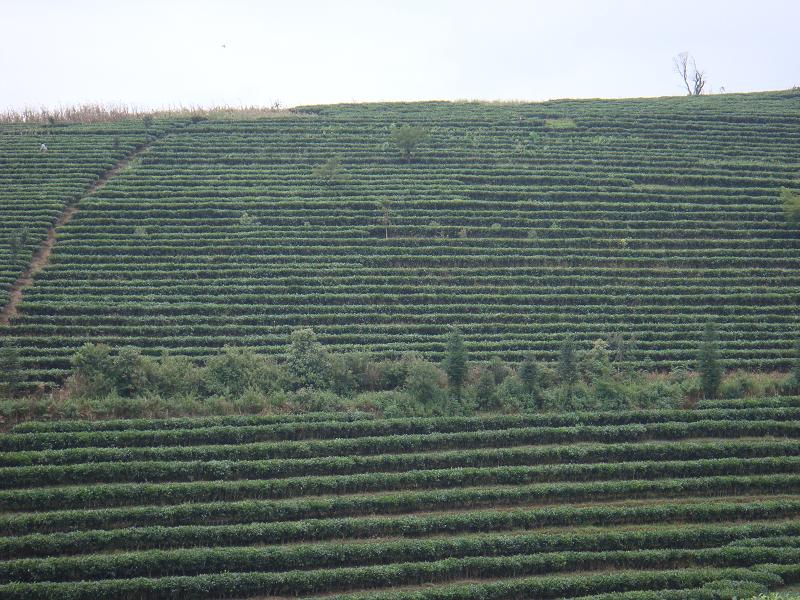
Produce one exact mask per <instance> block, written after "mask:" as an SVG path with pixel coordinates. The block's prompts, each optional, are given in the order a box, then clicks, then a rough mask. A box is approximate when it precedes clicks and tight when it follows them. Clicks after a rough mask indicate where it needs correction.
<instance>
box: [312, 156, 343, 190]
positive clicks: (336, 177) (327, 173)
mask: <svg viewBox="0 0 800 600" xmlns="http://www.w3.org/2000/svg"><path fill="white" fill-rule="evenodd" d="M311 174H312V175H313V176H314V177H315V178H316V179H319V180H320V181H322V182H323V183H325V184H327V185H333V184H335V183H341V182H342V181H344V180H345V175H344V167H342V159H341V158H339V157H338V156H334V157H332V158H329V159H328V160H326V161H325V162H324V163H322V164H321V165H317V166H316V167H314V168H313V169H312V170H311Z"/></svg>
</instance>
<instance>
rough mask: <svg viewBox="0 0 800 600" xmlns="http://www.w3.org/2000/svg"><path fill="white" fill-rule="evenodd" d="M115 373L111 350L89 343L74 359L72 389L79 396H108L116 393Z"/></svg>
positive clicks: (103, 345) (104, 346) (102, 345)
mask: <svg viewBox="0 0 800 600" xmlns="http://www.w3.org/2000/svg"><path fill="white" fill-rule="evenodd" d="M113 372H114V360H113V358H112V356H111V348H109V347H108V346H106V345H105V344H92V343H88V342H87V343H86V344H84V345H83V346H82V347H81V348H80V349H79V350H78V351H77V352H76V353H75V354H74V355H73V357H72V381H71V387H72V388H73V389H74V391H75V392H76V393H77V395H79V396H87V397H90V398H97V397H100V396H106V395H108V394H111V393H112V392H114V391H115V387H116V386H115V385H114V378H113Z"/></svg>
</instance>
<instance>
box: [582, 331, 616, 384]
mask: <svg viewBox="0 0 800 600" xmlns="http://www.w3.org/2000/svg"><path fill="white" fill-rule="evenodd" d="M581 371H582V372H583V373H584V374H585V376H586V379H587V380H588V381H590V382H593V381H596V380H598V379H606V378H608V377H611V372H612V368H611V359H610V358H609V355H608V350H607V344H606V342H605V340H595V342H594V344H593V345H592V348H591V349H590V350H589V351H588V352H586V353H585V354H584V355H583V358H582V360H581Z"/></svg>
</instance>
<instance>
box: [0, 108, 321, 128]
mask: <svg viewBox="0 0 800 600" xmlns="http://www.w3.org/2000/svg"><path fill="white" fill-rule="evenodd" d="M145 116H150V117H153V118H164V117H171V118H180V117H187V118H191V117H202V118H219V119H226V118H235V119H255V118H280V117H298V116H304V117H310V116H313V115H312V114H310V113H301V112H296V111H295V110H294V109H293V108H284V107H281V106H278V105H275V106H271V107H268V106H211V107H200V106H190V107H184V106H179V107H176V108H167V109H159V110H150V109H139V108H137V107H135V106H126V105H124V104H123V105H112V104H109V105H106V104H80V105H76V106H66V107H58V108H46V107H42V108H38V109H37V108H24V109H22V110H11V109H9V110H5V111H0V124H11V123H26V124H39V125H53V124H57V123H58V124H63V123H84V124H86V123H111V122H114V121H124V120H126V119H134V118H142V117H145Z"/></svg>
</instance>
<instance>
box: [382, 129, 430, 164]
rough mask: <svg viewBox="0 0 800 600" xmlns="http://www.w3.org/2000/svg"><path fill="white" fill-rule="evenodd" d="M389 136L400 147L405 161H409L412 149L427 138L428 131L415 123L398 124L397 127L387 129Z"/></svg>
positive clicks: (412, 152)
mask: <svg viewBox="0 0 800 600" xmlns="http://www.w3.org/2000/svg"><path fill="white" fill-rule="evenodd" d="M389 136H390V137H391V138H392V141H393V142H394V143H395V144H396V145H397V147H398V148H399V149H400V152H402V153H403V158H404V159H405V161H406V162H411V157H412V155H413V154H414V150H416V148H417V146H418V145H419V144H421V143H422V142H424V141H425V140H426V139H428V131H427V130H426V129H424V128H422V127H417V126H415V125H400V126H399V127H396V126H395V127H392V128H391V130H390V131H389Z"/></svg>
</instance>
